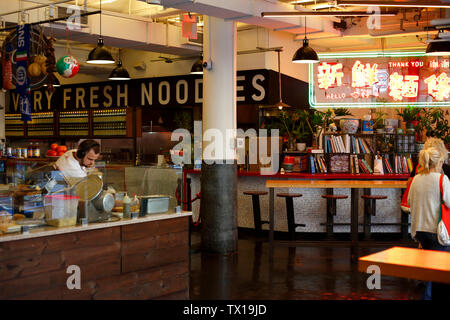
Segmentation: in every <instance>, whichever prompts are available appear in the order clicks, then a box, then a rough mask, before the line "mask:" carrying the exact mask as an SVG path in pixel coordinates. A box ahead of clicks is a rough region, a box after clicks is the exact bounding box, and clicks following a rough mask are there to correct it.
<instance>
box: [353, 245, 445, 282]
mask: <svg viewBox="0 0 450 320" xmlns="http://www.w3.org/2000/svg"><path fill="white" fill-rule="evenodd" d="M370 265H377V266H379V267H380V271H381V274H383V275H387V276H394V277H401V278H409V279H416V280H425V281H433V282H442V283H450V252H443V251H432V250H421V249H414V248H402V247H393V248H390V249H387V250H384V251H381V252H377V253H374V254H371V255H368V256H365V257H361V258H359V263H358V270H359V271H360V272H366V271H367V267H369V266H370Z"/></svg>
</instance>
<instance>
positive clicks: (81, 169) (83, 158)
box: [55, 140, 100, 179]
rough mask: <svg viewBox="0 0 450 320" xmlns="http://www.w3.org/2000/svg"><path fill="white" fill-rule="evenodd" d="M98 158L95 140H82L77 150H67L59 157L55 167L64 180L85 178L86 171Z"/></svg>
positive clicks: (98, 151)
mask: <svg viewBox="0 0 450 320" xmlns="http://www.w3.org/2000/svg"><path fill="white" fill-rule="evenodd" d="M99 156H100V144H99V143H98V142H97V141H95V140H84V141H83V142H81V143H80V144H79V146H78V149H72V150H69V151H67V152H66V153H64V154H63V155H62V156H61V157H59V158H58V160H56V162H55V167H56V168H57V169H58V170H60V171H61V173H62V174H63V175H64V177H65V178H66V179H72V178H84V177H86V176H87V170H86V169H89V168H93V167H94V165H95V160H97V159H98V158H99Z"/></svg>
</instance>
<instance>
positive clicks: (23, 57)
mask: <svg viewBox="0 0 450 320" xmlns="http://www.w3.org/2000/svg"><path fill="white" fill-rule="evenodd" d="M27 58H28V55H27V52H26V51H21V52H17V53H16V61H24V60H27Z"/></svg>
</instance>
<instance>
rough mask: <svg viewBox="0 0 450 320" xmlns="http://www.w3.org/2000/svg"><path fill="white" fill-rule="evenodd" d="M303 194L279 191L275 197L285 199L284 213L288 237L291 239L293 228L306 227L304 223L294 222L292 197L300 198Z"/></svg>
mask: <svg viewBox="0 0 450 320" xmlns="http://www.w3.org/2000/svg"><path fill="white" fill-rule="evenodd" d="M302 196H303V195H302V194H300V193H279V194H277V197H280V198H285V199H286V214H287V222H288V230H289V237H290V238H291V240H295V228H297V227H306V225H305V224H302V223H295V216H294V198H300V197H302Z"/></svg>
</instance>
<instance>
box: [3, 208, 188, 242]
mask: <svg viewBox="0 0 450 320" xmlns="http://www.w3.org/2000/svg"><path fill="white" fill-rule="evenodd" d="M191 215H192V213H191V212H188V211H183V212H181V213H161V214H152V215H148V216H146V217H141V218H137V219H121V220H119V221H115V222H98V223H90V224H88V225H86V226H81V225H76V226H70V227H52V226H44V227H40V228H36V229H31V230H30V231H29V233H27V234H23V233H13V234H0V242H6V241H14V240H23V239H30V238H37V237H45V236H53V235H58V234H64V233H72V232H79V231H87V230H95V229H103V228H110V227H118V226H123V225H130V224H136V223H143V222H150V221H158V220H167V219H174V218H181V217H188V216H191Z"/></svg>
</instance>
